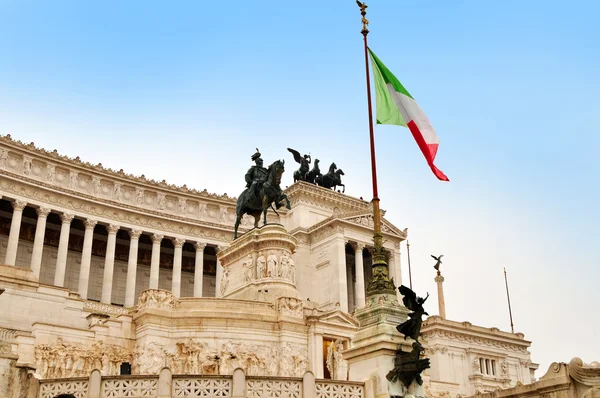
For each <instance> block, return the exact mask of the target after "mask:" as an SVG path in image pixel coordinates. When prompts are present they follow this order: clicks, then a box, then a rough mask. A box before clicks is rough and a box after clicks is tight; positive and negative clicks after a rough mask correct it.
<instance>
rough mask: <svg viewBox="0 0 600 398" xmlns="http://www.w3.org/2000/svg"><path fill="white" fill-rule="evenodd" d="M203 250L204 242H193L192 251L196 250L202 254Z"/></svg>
mask: <svg viewBox="0 0 600 398" xmlns="http://www.w3.org/2000/svg"><path fill="white" fill-rule="evenodd" d="M205 248H206V243H204V242H195V243H194V249H196V251H197V252H204V249H205Z"/></svg>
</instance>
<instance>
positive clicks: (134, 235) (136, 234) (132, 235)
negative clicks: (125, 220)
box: [129, 229, 142, 239]
mask: <svg viewBox="0 0 600 398" xmlns="http://www.w3.org/2000/svg"><path fill="white" fill-rule="evenodd" d="M140 236H142V231H141V230H139V229H132V230H131V231H129V237H130V238H131V239H139V238H140Z"/></svg>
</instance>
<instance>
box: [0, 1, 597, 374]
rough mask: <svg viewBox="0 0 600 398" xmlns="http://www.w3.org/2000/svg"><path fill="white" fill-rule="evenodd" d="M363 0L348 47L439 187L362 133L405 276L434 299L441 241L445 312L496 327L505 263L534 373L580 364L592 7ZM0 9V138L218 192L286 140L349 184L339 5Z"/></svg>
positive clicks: (359, 93) (361, 184)
mask: <svg viewBox="0 0 600 398" xmlns="http://www.w3.org/2000/svg"><path fill="white" fill-rule="evenodd" d="M320 3H323V4H320ZM368 5H369V8H368V13H369V14H368V19H369V20H370V21H371V24H370V30H371V34H370V35H369V43H370V46H371V48H372V49H373V50H374V51H375V53H376V54H377V55H378V56H379V57H380V58H381V60H382V61H383V62H384V63H385V64H386V65H387V66H388V67H389V68H390V70H392V72H394V73H395V74H396V76H397V77H398V78H399V80H400V81H401V82H402V83H403V84H404V85H405V86H406V87H407V89H408V90H409V91H410V92H411V94H412V95H413V96H414V97H415V99H416V100H417V102H418V103H419V104H420V105H421V107H422V108H423V109H424V111H425V112H426V113H427V114H428V116H429V118H430V120H431V122H432V123H433V125H434V126H435V127H436V130H437V132H438V135H439V136H440V140H441V143H440V149H439V151H438V156H437V159H436V164H437V165H438V167H439V168H440V169H441V170H443V171H444V172H445V173H446V174H447V175H448V176H449V177H450V180H451V182H450V183H442V182H438V181H437V180H436V179H435V177H434V176H433V175H432V174H431V171H430V170H429V168H428V167H427V165H426V163H425V160H424V159H423V156H422V155H421V153H420V152H419V150H418V148H417V146H416V144H415V143H414V141H413V140H412V137H411V136H410V134H409V132H408V130H406V129H403V128H399V127H394V126H377V128H376V145H377V157H378V158H377V160H378V168H379V182H380V197H381V204H382V207H383V208H385V209H386V210H387V218H388V219H389V220H391V221H392V222H393V223H394V224H396V225H397V226H398V227H400V228H405V227H408V228H409V236H410V241H411V262H412V266H413V270H412V271H413V283H414V285H415V288H416V289H417V290H419V291H421V292H423V293H424V292H426V291H429V292H431V293H432V294H435V285H434V282H433V277H434V271H433V269H432V268H431V266H432V265H433V263H432V261H431V258H430V257H429V254H430V253H435V254H439V253H444V255H445V257H444V260H445V261H444V264H443V271H444V275H445V277H446V283H445V289H446V302H447V315H448V317H449V318H451V319H455V320H459V321H462V320H469V321H471V322H472V323H474V324H479V325H483V326H497V327H500V328H501V329H503V330H508V329H509V322H508V315H507V309H506V304H505V294H504V284H503V283H504V281H503V274H502V268H503V267H506V268H507V269H508V272H509V278H510V283H511V288H512V290H513V291H512V302H513V306H514V318H515V324H516V330H518V331H521V332H523V333H525V335H526V337H527V338H528V339H531V340H533V346H532V348H531V352H532V355H533V360H534V361H536V362H540V363H541V367H540V371H538V377H539V376H541V375H543V374H544V373H545V371H546V369H547V366H548V365H549V364H550V362H552V361H568V360H570V359H571V358H572V357H573V356H581V357H582V358H583V359H584V360H585V361H588V362H589V361H592V360H598V359H600V345H599V344H598V343H597V338H594V336H593V333H592V330H594V329H595V330H598V329H599V328H600V320H599V318H598V317H597V316H595V315H597V313H598V303H599V302H600V293H599V291H600V290H599V289H598V288H597V286H598V280H600V271H599V268H600V261H599V260H598V256H597V254H596V250H597V248H598V243H597V242H598V239H599V238H600V234H599V233H598V230H597V228H596V226H597V225H598V224H599V223H600V214H599V213H600V212H599V210H598V203H600V188H598V177H597V174H598V173H597V171H596V169H595V168H596V159H597V157H596V148H597V147H598V145H599V144H600V142H599V141H600V139H599V138H598V137H599V134H598V133H599V131H598V127H597V123H596V117H597V116H598V109H599V108H600V99H599V97H598V95H597V93H598V92H600V78H599V77H598V72H597V71H598V70H599V67H600V55H599V54H600V51H598V50H599V44H598V43H600V33H599V28H598V27H597V26H598V25H597V20H596V16H597V15H599V13H600V3H598V2H594V1H572V2H569V3H568V5H567V4H566V3H564V2H562V1H561V2H559V1H539V0H531V1H526V2H524V1H514V0H508V1H501V2H500V1H498V2H488V1H486V2H484V1H475V0H470V1H458V0H457V1H441V0H440V1H412V0H405V1H398V0H394V1H392V0H390V1H382V0H372V1H370V2H369V3H368ZM0 11H1V12H0V133H2V134H6V133H11V134H12V135H13V137H15V138H17V139H21V140H23V141H25V142H30V141H33V142H35V143H36V145H38V146H41V147H43V148H46V149H55V148H56V149H57V150H58V151H59V152H61V153H63V154H66V155H69V156H80V157H81V158H82V159H84V160H87V161H90V162H93V163H98V162H101V163H102V164H103V165H105V166H107V167H112V168H115V169H121V168H122V169H124V170H125V171H126V172H129V173H133V174H137V175H140V174H144V175H146V176H147V177H150V178H154V179H157V180H162V179H166V180H167V181H169V182H171V183H176V184H187V185H188V186H191V187H195V188H200V189H204V188H206V189H208V190H209V191H213V192H219V193H224V192H227V193H228V194H230V195H234V196H237V195H238V194H239V192H240V191H241V190H242V189H243V184H244V183H243V174H244V172H245V170H246V169H247V167H249V166H250V164H251V162H250V159H249V158H250V155H251V154H252V153H253V152H254V148H255V147H256V146H258V147H259V148H260V150H261V151H262V153H263V157H264V158H265V161H266V162H267V163H268V162H271V161H273V160H275V159H277V158H282V159H285V160H286V162H288V164H289V167H288V172H286V175H285V176H284V183H285V184H286V185H287V184H291V182H292V170H293V167H292V164H291V163H292V162H293V159H292V158H291V155H290V154H289V153H288V152H287V151H286V150H285V148H287V147H293V148H296V149H298V150H300V151H301V152H303V153H304V152H310V153H311V154H312V155H313V157H316V158H319V159H320V160H321V161H322V163H323V164H324V165H328V164H329V163H331V162H332V161H335V162H336V163H337V165H338V166H339V167H340V168H342V169H343V170H344V172H345V173H346V175H345V179H344V182H345V183H346V185H347V187H348V188H347V193H349V194H351V195H354V196H363V197H364V198H366V199H368V198H370V197H371V186H370V169H369V167H370V164H369V157H368V155H369V148H368V127H367V115H366V96H365V80H364V59H363V52H362V51H363V49H362V37H361V35H360V28H361V26H360V14H359V11H358V8H357V7H356V4H355V3H354V1H353V0H347V1H337V0H336V1H333V0H332V1H327V2H312V3H309V2H288V1H270V0H267V1H260V2H241V1H221V2H210V3H209V2H192V1H189V2H184V1H180V2H157V1H143V2H142V1H128V2H121V1H105V2H99V1H97V2H79V1H69V0H63V1H55V2H45V1H25V0H22V1H0ZM217 167H221V168H222V174H223V178H215V176H214V175H213V172H214V170H215V169H216V168H217ZM403 252H404V254H405V253H406V249H405V248H404V249H403ZM403 261H404V275H405V278H407V276H406V275H407V268H406V257H403ZM433 307H435V306H433ZM430 312H431V313H434V312H435V309H434V308H432V310H431V311H430ZM563 322H575V325H576V326H575V327H574V326H570V327H569V332H568V333H564V332H562V330H563V328H565V326H563Z"/></svg>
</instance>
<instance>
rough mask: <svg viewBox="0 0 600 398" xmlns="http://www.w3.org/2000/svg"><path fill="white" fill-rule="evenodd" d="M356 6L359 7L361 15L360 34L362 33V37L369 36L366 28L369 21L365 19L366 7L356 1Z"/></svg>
mask: <svg viewBox="0 0 600 398" xmlns="http://www.w3.org/2000/svg"><path fill="white" fill-rule="evenodd" d="M356 4H358V6H359V7H360V15H362V24H363V28H362V31H361V32H360V33H362V34H363V35H364V36H366V35H368V34H369V29H367V26H368V25H369V20H368V19H367V18H365V17H366V15H367V7H368V6H367V5H366V4H365V3H361V2H360V1H358V0H356Z"/></svg>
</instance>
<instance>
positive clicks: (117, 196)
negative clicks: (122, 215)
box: [113, 182, 123, 201]
mask: <svg viewBox="0 0 600 398" xmlns="http://www.w3.org/2000/svg"><path fill="white" fill-rule="evenodd" d="M121 186H122V184H121V183H119V182H115V185H114V188H113V194H114V197H115V200H116V201H121V199H123V193H122V192H121Z"/></svg>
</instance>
